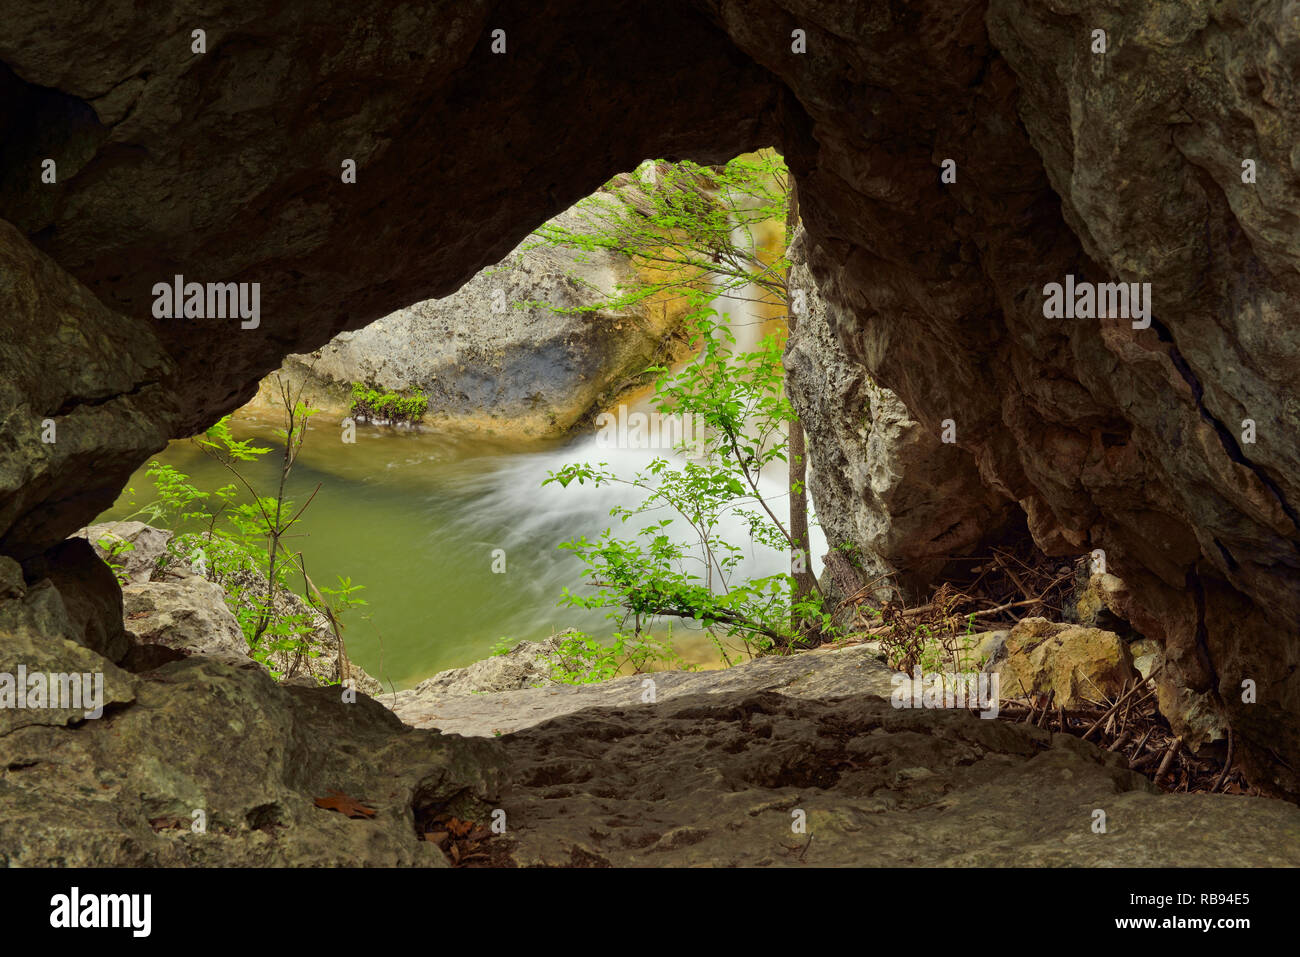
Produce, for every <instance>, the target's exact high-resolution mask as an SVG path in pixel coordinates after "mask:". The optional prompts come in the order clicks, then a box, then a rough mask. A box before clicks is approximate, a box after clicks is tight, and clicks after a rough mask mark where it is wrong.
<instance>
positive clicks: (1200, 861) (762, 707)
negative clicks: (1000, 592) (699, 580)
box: [502, 691, 1300, 867]
mask: <svg viewBox="0 0 1300 957" xmlns="http://www.w3.org/2000/svg"><path fill="white" fill-rule="evenodd" d="M502 744H503V745H504V747H505V749H506V751H507V752H508V753H509V754H510V756H511V761H512V771H511V779H510V786H509V788H508V789H507V791H506V792H505V794H504V796H503V798H502V807H503V808H504V810H505V811H506V817H507V820H508V821H510V822H512V824H511V826H512V828H513V830H512V831H511V835H512V837H513V838H514V840H515V846H514V848H513V851H512V854H513V856H514V858H515V860H516V861H518V862H519V863H521V864H552V865H557V864H578V865H586V866H600V865H615V866H664V865H674V866H682V865H707V866H782V865H789V866H793V865H802V866H818V865H823V866H846V867H848V866H853V867H904V866H925V867H965V866H994V867H998V866H1028V867H1036V866H1037V867H1042V866H1049V867H1063V866H1085V867H1098V866H1103V867H1105V866H1128V867H1187V866H1197V865H1202V866H1210V867H1213V866H1239V865H1240V864H1241V863H1242V862H1243V861H1244V860H1250V861H1252V862H1258V863H1260V864H1264V863H1268V864H1271V865H1274V866H1296V865H1297V864H1300V809H1298V808H1296V807H1295V806H1294V805H1291V804H1287V803H1284V802H1281V801H1269V800H1267V799H1248V798H1241V797H1230V796H1225V795H1213V796H1203V795H1166V794H1158V793H1156V792H1155V791H1154V788H1153V787H1152V785H1151V784H1150V783H1149V782H1148V781H1147V780H1146V779H1145V778H1143V777H1141V776H1139V775H1137V774H1135V773H1134V772H1131V771H1128V770H1126V769H1124V768H1123V766H1122V759H1121V758H1119V757H1117V756H1116V755H1108V754H1106V753H1105V752H1104V751H1102V750H1101V749H1100V748H1097V747H1095V746H1093V745H1091V744H1087V743H1085V742H1081V741H1079V740H1078V739H1077V738H1074V737H1071V736H1069V735H1060V734H1054V733H1051V732H1047V731H1043V730H1041V729H1038V728H1028V727H1025V726H1024V725H1011V724H1006V723H1004V722H1000V721H993V720H982V719H980V718H976V717H973V716H971V715H968V714H964V713H954V712H947V711H912V710H895V709H894V708H892V707H891V706H890V705H889V704H888V703H887V702H886V701H884V700H881V699H880V698H876V697H871V696H865V695H853V696H851V697H847V698H839V699H833V700H829V701H817V700H801V699H799V698H793V697H786V696H783V695H778V694H774V693H771V692H748V693H747V692H738V691H732V692H728V693H725V694H711V695H694V696H689V697H682V698H674V699H672V700H670V701H666V702H661V703H660V704H658V705H641V706H633V707H623V708H617V709H615V708H599V709H594V710H588V711H581V712H578V713H576V714H572V715H569V716H567V717H563V718H558V719H556V720H553V721H549V722H547V723H545V724H541V725H538V726H536V727H532V728H528V729H527V730H524V731H520V732H518V733H516V734H513V735H509V736H508V737H506V738H503V739H502ZM796 809H797V810H802V811H803V812H804V814H805V815H806V822H807V833H806V834H795V833H792V830H791V824H792V823H793V822H794V820H795V818H794V817H793V816H792V812H793V811H795V810H796ZM1098 809H1100V810H1103V811H1105V812H1106V826H1107V833H1106V834H1104V835H1099V834H1095V833H1093V831H1092V822H1093V820H1094V816H1093V815H1094V812H1095V811H1096V810H1098Z"/></svg>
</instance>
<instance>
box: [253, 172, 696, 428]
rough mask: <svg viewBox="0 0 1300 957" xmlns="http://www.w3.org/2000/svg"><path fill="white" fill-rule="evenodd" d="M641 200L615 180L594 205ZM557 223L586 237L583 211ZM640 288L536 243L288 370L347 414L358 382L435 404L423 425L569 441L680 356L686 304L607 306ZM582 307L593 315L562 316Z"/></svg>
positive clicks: (600, 266)
mask: <svg viewBox="0 0 1300 957" xmlns="http://www.w3.org/2000/svg"><path fill="white" fill-rule="evenodd" d="M638 192H639V190H638V187H637V182H636V180H635V179H634V178H633V177H629V176H619V177H616V179H615V182H614V184H613V185H612V186H611V188H610V191H606V190H601V191H599V192H597V193H596V194H595V195H594V197H592V199H593V200H594V201H595V202H596V203H599V204H601V207H602V208H608V209H621V208H623V207H622V205H621V204H622V203H624V202H628V203H632V202H635V199H636V194H637V193H638ZM629 193H630V194H631V195H630V196H627V198H624V197H625V195H626V194H629ZM552 223H553V224H554V225H555V226H557V227H559V228H563V229H570V230H582V229H583V228H585V227H584V220H583V216H582V214H580V213H579V212H577V211H576V210H575V209H569V210H566V211H565V212H564V213H561V214H560V215H559V216H557V217H556V218H555V219H554V220H552ZM641 281H643V280H641V279H640V278H639V277H638V276H637V275H636V271H635V269H634V268H633V266H632V265H631V264H630V263H629V261H628V260H627V259H625V258H622V257H619V256H617V255H615V254H614V253H611V252H609V251H607V250H592V251H590V252H584V253H576V252H573V251H571V250H567V249H561V248H556V247H548V246H541V245H539V243H538V240H537V239H536V238H534V237H529V238H527V239H525V240H524V241H523V242H522V243H520V244H519V246H517V247H516V248H515V249H514V250H513V251H512V252H511V253H510V254H509V255H508V256H506V258H505V259H503V260H502V261H501V262H500V263H498V264H497V265H495V266H493V267H491V268H489V269H485V270H483V271H481V272H479V273H478V274H477V275H476V276H474V278H472V279H471V280H470V281H469V282H467V283H466V284H465V285H464V286H462V287H461V288H460V289H459V290H457V291H456V292H455V293H453V294H452V295H450V296H446V297H444V298H441V299H431V300H427V301H424V302H418V303H415V304H414V305H411V306H408V307H407V308H405V309H399V310H398V311H396V312H394V313H391V314H390V315H387V316H384V317H383V318H382V319H377V320H375V321H374V322H373V323H371V324H370V325H368V326H366V327H365V328H364V329H359V330H357V331H356V332H345V333H341V334H340V335H338V336H336V337H335V338H334V339H332V340H330V342H328V343H327V344H326V345H324V346H321V348H319V349H317V350H316V351H315V352H313V353H311V354H310V355H291V356H288V357H287V358H286V360H285V366H284V368H283V369H282V373H283V374H285V375H288V376H289V377H290V379H291V381H295V382H302V381H305V382H306V383H307V388H308V390H309V392H310V393H311V394H312V396H313V404H314V405H318V406H322V405H323V406H325V407H327V408H331V409H332V410H334V411H336V412H339V413H346V412H347V410H348V408H349V407H350V403H351V396H350V391H349V390H350V388H351V384H352V383H353V382H362V383H365V384H367V385H371V386H374V387H377V388H380V389H383V390H387V391H397V392H401V393H403V394H408V393H412V392H414V391H415V390H417V389H418V390H420V391H421V392H423V394H424V395H425V397H426V398H427V399H428V400H429V409H428V412H427V414H426V415H425V421H426V423H429V424H431V425H432V426H433V427H436V428H439V429H444V430H445V429H448V428H452V429H482V430H487V431H489V432H491V433H493V434H495V435H506V436H527V437H546V436H551V435H558V434H563V433H564V432H567V431H569V430H570V429H572V428H574V427H575V426H577V425H579V424H581V423H584V422H586V421H588V420H589V419H590V417H591V416H592V415H593V414H594V413H595V412H598V411H602V410H604V409H605V408H608V407H609V406H611V405H612V404H613V403H614V402H615V401H616V400H617V398H618V397H619V396H620V395H621V394H623V393H624V392H625V391H627V390H628V389H629V388H630V387H632V386H637V385H642V384H644V383H645V382H647V381H648V377H647V376H646V375H645V374H644V372H645V370H646V368H647V367H649V366H651V365H658V364H663V363H665V362H668V361H670V360H671V359H672V358H674V357H677V356H680V355H684V350H685V345H686V342H685V339H686V337H685V335H684V333H683V332H682V331H681V330H680V318H681V314H682V310H683V306H682V304H681V302H680V301H677V300H668V299H666V298H663V299H657V298H652V299H647V300H644V301H642V302H640V303H637V304H636V305H634V306H631V307H628V308H625V309H618V310H616V309H611V308H608V307H607V306H605V305H604V303H606V301H607V300H606V297H607V296H614V295H617V294H618V292H619V288H620V286H625V287H626V286H631V285H633V284H636V283H638V282H641ZM579 307H583V308H585V309H586V310H588V311H584V312H561V311H558V310H572V309H576V308H579ZM269 388H270V386H269V385H267V386H264V388H263V392H265V391H266V390H267V389H269ZM259 400H260V401H265V399H264V396H263V395H262V394H260V393H259ZM272 401H273V400H272Z"/></svg>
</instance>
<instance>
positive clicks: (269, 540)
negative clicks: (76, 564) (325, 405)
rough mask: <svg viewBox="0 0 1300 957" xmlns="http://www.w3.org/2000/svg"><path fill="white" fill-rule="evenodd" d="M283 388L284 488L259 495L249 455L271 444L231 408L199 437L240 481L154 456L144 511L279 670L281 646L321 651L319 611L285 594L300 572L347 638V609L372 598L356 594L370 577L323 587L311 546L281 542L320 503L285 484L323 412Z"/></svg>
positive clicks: (293, 651)
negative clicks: (200, 476)
mask: <svg viewBox="0 0 1300 957" xmlns="http://www.w3.org/2000/svg"><path fill="white" fill-rule="evenodd" d="M282 397H283V399H284V403H285V411H286V418H285V423H286V427H285V428H284V429H281V430H279V431H278V433H277V435H278V437H279V438H280V440H281V441H282V442H283V443H284V451H283V453H282V465H281V470H280V483H279V487H278V489H277V491H276V494H274V495H261V494H259V493H258V492H257V491H256V490H255V489H254V488H253V487H252V485H250V484H249V482H248V480H247V479H246V478H245V477H244V475H243V473H242V472H241V471H240V470H239V465H240V464H241V463H246V462H252V461H255V460H257V459H258V458H260V457H261V456H264V455H266V454H267V453H269V452H270V451H271V450H270V449H269V448H265V447H259V446H256V445H254V444H253V443H252V442H251V441H248V440H239V439H236V438H235V437H234V435H233V434H232V432H231V430H230V423H229V417H227V418H223V419H222V420H221V421H219V422H217V423H216V424H214V425H213V426H212V427H211V428H209V429H208V430H207V431H206V432H204V433H203V435H202V436H199V437H196V438H195V439H193V440H192V441H193V442H194V444H195V445H196V446H197V447H198V448H200V449H201V450H202V451H203V452H204V453H205V454H207V455H209V456H211V457H212V458H214V459H215V460H216V461H218V462H220V463H221V464H222V465H223V466H225V467H226V469H227V470H229V471H230V473H231V475H232V477H233V478H234V479H235V481H233V482H230V483H228V484H226V485H223V486H221V487H219V488H215V489H200V488H198V487H197V486H195V485H194V484H193V483H192V482H191V481H190V477H189V476H188V475H186V474H185V473H184V472H181V471H180V470H179V469H177V468H176V467H175V466H171V465H163V464H162V463H160V462H157V461H155V462H152V463H150V465H149V467H148V469H147V470H146V474H147V475H148V476H149V478H150V479H151V480H152V481H153V485H154V489H155V492H156V494H157V498H156V499H154V500H153V501H152V502H150V503H149V504H147V505H145V506H144V507H143V508H141V509H139V510H138V511H137V512H136V513H135V514H136V515H142V516H144V517H145V518H146V520H147V521H148V522H149V523H150V524H154V525H160V526H163V527H166V528H170V529H172V530H173V532H175V534H174V535H173V537H172V539H171V541H170V542H169V543H168V551H169V553H170V556H171V558H172V559H173V560H177V561H181V562H188V563H189V565H190V566H191V567H192V568H194V569H195V570H196V571H197V572H198V573H199V574H201V575H203V576H204V577H206V578H208V579H209V580H210V581H214V582H216V583H218V584H219V585H221V587H222V590H223V592H224V593H225V600H226V605H227V606H228V607H229V608H230V611H231V613H232V614H233V615H234V616H235V619H236V620H237V621H238V622H239V626H240V629H241V631H242V632H243V634H244V637H245V639H246V640H247V641H248V645H249V649H250V650H249V653H250V655H251V656H252V657H253V658H254V659H255V660H257V661H260V662H262V663H263V664H264V665H266V666H267V667H268V668H269V669H270V670H271V671H272V673H277V672H276V669H275V668H274V667H273V666H272V664H271V661H270V659H271V658H273V657H275V656H277V655H283V654H288V655H291V656H304V657H316V656H317V655H318V654H319V651H318V650H316V649H315V648H314V647H313V639H314V637H315V628H316V618H315V615H314V614H313V613H312V611H311V610H310V608H308V610H305V611H304V610H295V609H298V608H303V607H304V606H302V605H301V604H300V603H297V602H292V601H288V600H286V596H288V595H289V594H290V593H291V592H293V582H294V581H295V580H297V579H299V578H300V579H301V581H302V584H303V590H304V595H305V600H306V601H307V603H308V606H311V607H314V608H315V609H317V610H319V611H321V612H322V613H323V614H324V615H325V616H326V619H327V620H328V621H329V622H330V624H331V626H332V627H333V628H334V629H335V632H336V636H339V639H340V641H341V635H340V634H339V633H340V629H341V624H340V623H339V615H340V614H342V613H343V612H344V611H346V610H348V609H351V608H355V607H357V606H360V605H364V604H366V602H365V600H364V599H360V598H358V597H356V592H358V591H360V590H361V588H362V587H363V586H361V585H356V584H354V583H353V582H352V580H351V579H350V578H343V577H340V578H339V582H338V587H336V588H321V589H317V588H316V587H315V586H314V585H313V584H312V582H311V579H310V577H309V576H308V575H307V570H306V565H305V563H304V560H303V557H302V553H301V552H289V551H287V550H286V549H284V548H283V547H282V539H283V537H284V535H285V533H286V532H288V531H289V530H290V529H291V528H293V527H294V526H295V525H296V524H297V523H298V522H299V521H300V520H301V518H302V514H303V512H304V510H305V509H306V507H307V505H309V504H310V503H311V499H310V498H309V499H308V501H307V502H306V503H305V504H303V505H302V506H301V507H299V508H297V509H296V510H295V508H294V505H293V503H292V502H290V501H288V500H287V499H286V498H285V496H284V491H285V482H286V480H287V478H288V475H289V473H290V471H291V470H292V467H293V464H294V463H295V462H296V461H297V457H298V454H299V453H300V452H301V450H302V445H303V442H304V440H305V438H306V432H307V422H308V420H309V419H310V418H311V416H312V415H313V414H314V413H315V411H316V410H315V409H311V408H309V407H308V406H306V405H304V404H303V403H301V402H300V401H298V400H297V398H296V397H292V396H290V394H289V392H288V391H287V387H282ZM241 487H242V494H241ZM317 490H319V486H317ZM315 494H316V493H315V492H313V493H312V498H314V497H315ZM286 516H287V517H286ZM112 554H116V553H112ZM325 595H329V596H330V598H329V599H326V598H325ZM277 675H278V673H277Z"/></svg>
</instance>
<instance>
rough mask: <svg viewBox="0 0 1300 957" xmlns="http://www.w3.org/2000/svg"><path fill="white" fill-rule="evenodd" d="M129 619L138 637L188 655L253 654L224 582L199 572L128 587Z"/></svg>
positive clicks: (124, 600) (126, 611) (125, 607)
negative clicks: (218, 581)
mask: <svg viewBox="0 0 1300 957" xmlns="http://www.w3.org/2000/svg"><path fill="white" fill-rule="evenodd" d="M122 610H123V612H124V614H125V615H126V625H127V627H128V628H129V629H130V630H131V633H132V635H133V637H134V638H135V640H136V642H137V643H142V644H149V645H161V646H163V647H165V648H170V649H172V650H175V651H178V652H182V653H184V654H186V655H191V654H194V655H207V656H208V657H212V658H225V659H227V660H235V661H239V660H241V659H242V660H244V661H247V660H248V642H247V641H245V640H244V633H243V632H242V631H241V630H240V628H239V622H238V621H236V620H235V616H234V615H232V614H231V613H230V609H229V608H227V607H226V598H225V593H224V592H223V591H222V590H221V586H220V585H218V584H216V583H215V582H210V581H208V580H207V579H205V578H200V577H198V576H197V575H186V576H184V577H183V578H180V579H179V580H177V581H158V582H144V583H142V584H139V585H127V586H126V587H125V588H123V589H122Z"/></svg>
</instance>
